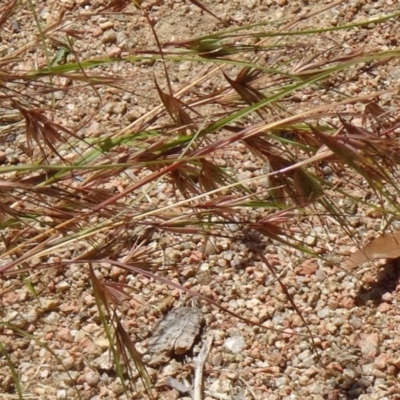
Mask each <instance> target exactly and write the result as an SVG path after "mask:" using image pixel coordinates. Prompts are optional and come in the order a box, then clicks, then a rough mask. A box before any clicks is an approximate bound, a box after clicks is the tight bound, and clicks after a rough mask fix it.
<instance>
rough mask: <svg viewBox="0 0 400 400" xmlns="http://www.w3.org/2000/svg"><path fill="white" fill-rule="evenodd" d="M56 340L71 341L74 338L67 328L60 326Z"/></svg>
mask: <svg viewBox="0 0 400 400" xmlns="http://www.w3.org/2000/svg"><path fill="white" fill-rule="evenodd" d="M56 338H57V340H59V341H60V342H66V343H72V342H73V341H74V338H73V336H72V334H71V331H70V330H69V329H68V328H61V329H60V330H59V331H58V332H57V335H56Z"/></svg>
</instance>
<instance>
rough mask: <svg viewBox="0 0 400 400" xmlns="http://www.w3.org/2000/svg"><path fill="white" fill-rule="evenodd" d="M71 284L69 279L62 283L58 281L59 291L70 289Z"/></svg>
mask: <svg viewBox="0 0 400 400" xmlns="http://www.w3.org/2000/svg"><path fill="white" fill-rule="evenodd" d="M70 287H71V285H70V284H69V283H68V282H67V281H61V282H60V283H57V285H56V289H57V290H58V291H59V292H65V291H66V290H68V289H70Z"/></svg>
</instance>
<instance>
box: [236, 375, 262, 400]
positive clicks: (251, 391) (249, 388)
mask: <svg viewBox="0 0 400 400" xmlns="http://www.w3.org/2000/svg"><path fill="white" fill-rule="evenodd" d="M239 381H240V382H241V383H243V385H245V386H246V388H247V390H248V391H249V393H250V394H251V395H252V396H253V399H254V400H257V399H258V397H257V396H256V394H255V393H254V391H253V389H252V388H251V387H250V385H249V384H248V383H247V382H246V380H245V379H243V378H242V377H241V376H239Z"/></svg>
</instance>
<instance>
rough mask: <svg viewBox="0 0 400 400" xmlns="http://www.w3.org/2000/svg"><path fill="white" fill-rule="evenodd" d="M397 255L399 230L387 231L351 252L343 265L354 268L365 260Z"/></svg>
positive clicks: (398, 251) (399, 245) (398, 252)
mask: <svg viewBox="0 0 400 400" xmlns="http://www.w3.org/2000/svg"><path fill="white" fill-rule="evenodd" d="M398 257H400V231H397V232H394V233H387V234H384V235H382V236H379V237H378V238H376V239H373V240H371V241H370V242H369V243H367V244H366V245H365V246H364V247H362V248H361V249H359V250H357V251H356V252H355V253H354V254H352V255H351V257H349V258H348V259H347V260H346V261H345V266H346V267H347V268H350V269H354V268H356V267H358V266H359V265H361V264H364V263H365V262H367V261H372V260H376V259H379V258H398Z"/></svg>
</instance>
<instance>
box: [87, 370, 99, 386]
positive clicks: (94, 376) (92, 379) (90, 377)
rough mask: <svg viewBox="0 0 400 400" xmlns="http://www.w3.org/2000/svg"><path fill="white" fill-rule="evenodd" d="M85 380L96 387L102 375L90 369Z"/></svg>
mask: <svg viewBox="0 0 400 400" xmlns="http://www.w3.org/2000/svg"><path fill="white" fill-rule="evenodd" d="M85 380H86V383H87V384H88V385H89V386H91V387H95V386H97V385H98V383H99V382H100V376H99V374H98V373H97V372H95V371H93V370H88V371H86V372H85Z"/></svg>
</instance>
